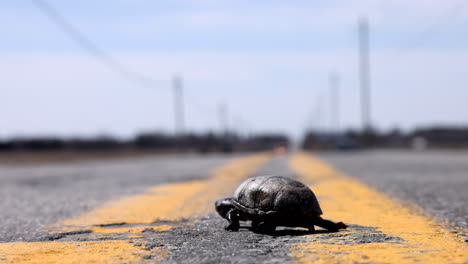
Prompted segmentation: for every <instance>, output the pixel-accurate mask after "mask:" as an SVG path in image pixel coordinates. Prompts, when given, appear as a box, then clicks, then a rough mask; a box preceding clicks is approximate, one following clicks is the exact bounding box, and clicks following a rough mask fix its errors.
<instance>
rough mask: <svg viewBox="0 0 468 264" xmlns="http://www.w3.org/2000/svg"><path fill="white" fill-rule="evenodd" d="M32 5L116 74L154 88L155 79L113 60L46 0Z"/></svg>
mask: <svg viewBox="0 0 468 264" xmlns="http://www.w3.org/2000/svg"><path fill="white" fill-rule="evenodd" d="M32 3H33V4H34V5H35V6H36V7H37V8H39V10H40V11H41V12H42V13H43V14H44V15H46V16H47V17H48V18H49V19H50V20H51V21H52V22H53V23H54V24H55V25H56V26H57V27H58V28H59V29H60V30H62V31H63V32H64V33H65V34H66V35H67V36H68V37H70V38H71V39H73V40H74V41H75V42H76V43H77V44H78V45H79V46H80V47H81V48H83V49H84V50H85V51H86V52H87V53H88V54H89V55H91V56H92V57H94V58H95V59H96V60H97V61H99V62H100V63H102V64H103V65H105V66H106V67H108V68H109V69H111V70H112V71H114V72H115V73H117V74H119V75H122V76H124V77H125V78H127V79H128V80H130V81H132V82H135V83H137V84H138V85H140V86H145V87H153V85H154V83H155V82H156V81H155V80H154V79H151V78H148V77H147V76H144V75H142V74H140V73H138V72H135V71H133V70H131V69H129V68H128V67H126V66H125V65H124V64H122V63H120V62H119V61H118V60H116V59H115V58H113V57H112V56H111V55H110V54H108V53H107V52H105V50H104V49H102V48H100V47H99V46H98V45H96V44H95V43H94V42H93V41H92V40H91V39H90V38H88V37H86V35H85V34H83V33H82V32H81V31H80V30H78V28H76V27H75V26H74V25H73V24H71V23H70V22H68V21H67V20H66V19H65V17H64V16H62V15H61V14H60V12H58V10H57V9H55V8H54V7H53V6H52V5H50V4H49V3H47V2H46V1H44V0H32Z"/></svg>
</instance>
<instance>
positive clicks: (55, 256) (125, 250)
mask: <svg viewBox="0 0 468 264" xmlns="http://www.w3.org/2000/svg"><path fill="white" fill-rule="evenodd" d="M167 253H168V252H167V251H165V250H161V249H160V248H155V249H153V250H152V251H151V252H148V251H146V250H144V249H143V248H142V247H136V246H134V245H132V244H131V243H128V242H126V241H121V240H107V241H86V242H31V243H24V242H18V243H2V244H0V262H2V263H14V264H20V263H27V264H46V263H47V264H49V263H67V264H81V263H96V264H97V263H99V264H101V263H104V264H107V263H138V262H139V261H141V260H142V258H143V257H144V256H146V255H150V254H151V255H154V256H155V258H153V260H154V261H158V260H160V259H162V258H164V257H165V256H166V255H167Z"/></svg>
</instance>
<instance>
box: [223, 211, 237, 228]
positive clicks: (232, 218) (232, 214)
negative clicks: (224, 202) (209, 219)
mask: <svg viewBox="0 0 468 264" xmlns="http://www.w3.org/2000/svg"><path fill="white" fill-rule="evenodd" d="M226 219H227V220H228V221H229V225H228V226H226V227H225V228H224V229H226V230H227V231H239V227H240V225H239V212H238V211H237V210H235V209H232V210H230V211H229V212H228V213H227V214H226Z"/></svg>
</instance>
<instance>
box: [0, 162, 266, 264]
mask: <svg viewBox="0 0 468 264" xmlns="http://www.w3.org/2000/svg"><path fill="white" fill-rule="evenodd" d="M269 158H270V154H257V155H251V156H248V157H244V158H238V159H235V160H233V161H231V162H229V163H227V164H225V165H224V166H221V167H219V168H218V169H216V170H214V171H213V173H212V177H211V178H209V179H207V180H202V181H193V182H188V183H176V184H167V185H161V186H156V187H153V188H151V189H149V190H147V191H146V192H145V193H143V194H140V195H135V196H128V197H123V198H121V199H118V200H115V201H110V202H108V203H105V204H104V205H103V206H102V207H99V208H97V209H95V210H92V211H90V212H88V213H85V214H83V215H81V216H78V217H75V218H72V219H67V220H64V221H60V222H58V223H56V224H54V225H52V226H50V227H48V228H47V230H48V231H49V232H59V233H61V232H70V231H76V230H83V229H84V230H90V231H91V232H94V233H101V234H102V233H103V234H112V233H129V234H131V235H130V236H127V238H128V241H125V240H105V241H90V242H34V243H0V263H138V262H141V261H142V260H143V257H144V256H146V255H149V254H151V255H152V256H153V258H152V261H154V260H156V261H157V259H158V257H159V258H163V257H164V256H165V255H167V254H168V253H169V252H168V251H166V250H164V249H162V248H158V247H156V248H153V249H151V251H150V252H148V251H147V250H144V249H143V247H142V246H141V244H142V243H144V242H145V241H144V240H142V239H141V237H140V236H135V235H134V233H141V232H142V231H143V230H144V229H145V228H148V227H149V226H148V224H151V223H153V222H157V221H180V220H184V219H194V218H197V217H203V216H207V215H208V214H209V213H210V212H213V210H214V201H215V200H216V199H219V198H222V197H224V196H226V195H228V194H230V193H231V192H232V191H233V188H235V187H236V186H237V185H238V183H239V182H240V181H242V180H243V179H244V178H246V177H248V176H249V175H250V174H252V173H254V172H255V170H257V169H258V168H259V167H260V166H261V165H262V164H264V163H265V162H266V161H267V160H268V159H269ZM113 223H128V224H141V226H135V227H121V226H120V227H112V226H105V227H102V225H109V224H113ZM171 227H172V226H171V225H164V226H151V228H153V229H154V230H156V231H165V230H169V229H170V228H171ZM131 242H135V243H136V242H138V243H137V244H140V246H135V245H134V244H133V243H131Z"/></svg>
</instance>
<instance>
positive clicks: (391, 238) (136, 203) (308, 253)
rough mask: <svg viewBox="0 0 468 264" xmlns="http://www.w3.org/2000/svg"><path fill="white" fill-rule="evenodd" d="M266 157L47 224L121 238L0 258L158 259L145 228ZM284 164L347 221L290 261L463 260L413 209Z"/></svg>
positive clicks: (296, 162)
mask: <svg viewBox="0 0 468 264" xmlns="http://www.w3.org/2000/svg"><path fill="white" fill-rule="evenodd" d="M269 158H270V155H268V154H259V155H253V156H249V157H245V158H239V159H236V160H233V161H232V162H229V163H228V164H226V165H224V166H221V167H220V168H218V169H216V170H215V171H214V172H213V174H212V177H211V178H209V179H208V180H201V181H193V182H188V183H176V184H167V185H161V186H156V187H154V188H151V189H149V190H147V191H146V192H145V193H143V194H140V195H136V196H129V197H123V198H121V199H118V200H115V201H111V202H108V203H106V204H104V205H103V206H102V207H100V208H97V209H96V210H93V211H91V212H88V213H85V214H83V215H81V216H78V217H76V218H72V219H68V220H64V221H61V222H59V223H56V224H54V225H53V226H51V227H49V228H48V230H49V232H51V233H63V232H76V231H80V230H81V231H82V232H84V231H85V232H89V235H95V236H98V235H108V234H119V235H120V239H121V240H117V239H115V240H105V241H85V242H78V241H71V242H34V243H2V244H0V263H140V262H143V261H144V258H145V257H146V256H148V255H151V259H152V261H155V260H156V261H157V260H158V259H159V260H161V259H164V257H165V256H167V254H169V252H168V251H167V249H164V248H162V247H154V248H150V249H148V248H145V246H144V242H145V241H144V240H143V237H142V235H141V233H142V232H143V231H144V230H147V229H152V230H153V231H155V232H163V231H165V230H169V229H171V228H172V227H173V226H174V223H177V222H179V221H181V220H191V219H195V218H199V217H204V216H207V215H209V214H210V213H211V212H212V211H213V202H214V200H215V199H217V198H220V197H224V196H227V195H229V194H231V193H232V191H233V189H234V188H235V187H236V186H237V185H238V183H239V182H240V181H242V180H243V179H244V178H246V177H248V176H250V175H252V174H254V173H255V171H256V170H257V169H258V168H259V167H260V166H261V165H263V164H264V163H265V162H266V161H267V160H269ZM289 165H290V167H291V169H293V170H294V171H295V172H296V173H297V174H298V175H299V177H300V180H302V181H304V182H305V183H308V184H309V185H310V186H311V188H312V189H313V190H314V192H315V193H316V194H317V195H318V198H319V201H320V203H321V206H322V209H323V211H324V212H325V215H324V216H325V217H326V218H329V219H332V220H336V221H344V222H345V223H347V224H351V226H350V228H349V229H347V230H345V231H340V232H338V233H331V234H313V235H310V236H304V237H303V239H302V242H301V243H299V244H296V245H293V246H292V248H291V252H292V255H293V256H294V258H295V260H296V261H298V262H300V263H312V262H313V263H468V253H467V247H466V243H464V242H463V241H461V240H460V239H459V238H458V237H457V236H456V235H454V234H452V233H451V232H450V231H449V230H446V229H443V228H441V227H440V226H439V225H438V224H436V223H434V222H432V221H431V220H430V219H429V218H427V217H425V216H422V215H421V214H419V213H418V212H416V211H415V210H413V209H409V208H407V207H404V206H402V205H401V204H400V203H399V202H396V201H394V200H392V199H390V198H388V197H387V196H385V195H383V194H380V193H378V192H376V191H374V190H373V189H371V188H369V187H368V186H366V185H364V184H362V183H360V182H358V181H356V180H354V179H352V178H349V177H347V176H344V175H342V174H341V173H339V172H338V171H336V170H334V169H333V168H332V167H330V166H329V165H327V164H326V163H324V162H322V161H320V160H318V159H316V158H314V157H312V156H311V155H308V154H304V153H299V154H295V155H293V156H292V158H291V159H290V163H289ZM120 223H126V224H127V225H128V224H131V226H130V227H127V226H121V225H119V224H120ZM158 223H164V224H158ZM220 232H222V231H220ZM122 237H123V238H122ZM90 240H92V239H90Z"/></svg>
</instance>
